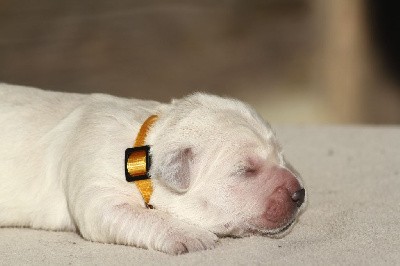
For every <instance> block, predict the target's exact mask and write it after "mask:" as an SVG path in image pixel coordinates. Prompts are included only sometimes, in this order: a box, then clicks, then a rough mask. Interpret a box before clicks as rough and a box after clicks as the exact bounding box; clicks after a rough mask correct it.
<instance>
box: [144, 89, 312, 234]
mask: <svg viewBox="0 0 400 266" xmlns="http://www.w3.org/2000/svg"><path fill="white" fill-rule="evenodd" d="M162 114H163V115H161V116H160V120H159V121H158V122H157V124H156V125H155V126H154V128H153V129H152V132H153V133H151V134H150V135H149V142H150V143H152V145H153V146H152V159H153V163H152V169H151V176H152V178H154V180H155V190H154V194H153V197H152V204H153V205H154V206H155V207H156V208H158V209H160V210H165V211H167V212H169V213H171V214H172V215H175V216H177V217H178V218H180V219H183V220H186V221H188V222H190V223H193V224H197V225H199V226H201V227H203V228H206V229H209V230H210V231H212V232H214V233H217V234H219V235H234V236H244V235H250V234H266V235H271V236H272V235H273V236H280V235H283V234H284V232H285V231H287V229H289V228H290V227H291V225H292V224H293V223H294V221H295V219H296V217H297V216H298V214H299V213H300V211H301V210H302V206H304V204H303V202H304V200H305V190H304V188H303V185H302V181H301V179H300V176H299V174H298V173H297V172H296V171H295V170H294V169H293V168H292V167H291V166H290V165H289V164H288V163H287V162H286V161H285V159H284V157H283V155H282V149H281V147H280V145H279V144H278V142H277V140H276V137H275V134H274V132H273V131H272V129H271V127H270V126H269V125H268V124H267V123H266V122H265V121H263V120H262V119H261V118H260V117H259V116H258V115H257V114H256V112H255V111H254V110H253V109H252V108H250V107H249V106H247V105H245V104H244V103H242V102H239V101H236V100H231V99H225V98H220V97H216V96H210V95H205V94H194V95H191V96H189V97H186V98H184V99H182V100H178V101H173V103H172V105H171V106H169V107H168V108H167V110H164V112H162Z"/></svg>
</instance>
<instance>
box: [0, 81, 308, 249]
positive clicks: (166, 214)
mask: <svg viewBox="0 0 400 266" xmlns="http://www.w3.org/2000/svg"><path fill="white" fill-rule="evenodd" d="M152 114H158V115H159V120H158V121H157V122H156V124H155V125H154V127H153V128H151V130H150V132H149V135H148V138H147V144H149V145H151V146H152V148H151V153H152V158H153V164H152V168H151V175H152V179H153V180H154V194H153V196H152V198H151V202H150V203H151V204H152V205H153V206H154V207H155V209H154V210H148V209H145V208H144V204H143V200H142V198H141V196H140V194H139V192H138V191H137V189H136V187H135V185H134V184H132V183H128V182H126V181H125V176H124V151H125V149H126V148H128V147H131V146H132V145H133V142H134V140H135V138H136V135H137V132H138V130H139V127H140V126H141V124H142V123H143V121H144V120H145V119H146V118H147V117H148V116H150V115H152ZM0 149H1V150H0V226H23V227H32V228H42V229H50V230H69V231H78V232H79V233H80V234H81V235H82V236H83V237H84V238H86V239H88V240H92V241H99V242H104V243H118V244H126V245H135V246H138V247H144V248H150V249H155V250H160V251H163V252H167V253H171V254H177V253H183V252H187V251H195V250H202V249H209V248H213V247H214V246H215V243H216V240H217V237H216V234H217V235H237V236H243V235H249V234H253V233H262V234H273V233H275V232H278V231H279V230H280V229H281V228H270V227H271V226H267V225H265V226H262V225H260V223H258V221H259V219H260V217H261V215H262V213H263V212H264V209H265V202H267V201H268V197H270V195H272V194H273V192H274V191H275V190H276V186H280V185H281V183H279V182H281V181H279V177H276V176H268V173H269V171H270V170H268V169H272V168H271V167H273V166H279V167H281V168H285V169H289V170H290V171H291V173H293V174H294V175H295V176H296V178H297V179H298V180H300V177H299V175H298V174H297V173H295V172H294V170H292V169H291V168H290V167H289V166H288V165H287V163H286V162H285V160H284V158H283V156H282V152H281V148H280V146H279V144H278V143H277V141H276V139H275V135H274V133H273V131H272V129H271V128H270V126H269V125H268V124H267V123H265V122H264V121H263V120H262V119H261V118H260V117H259V116H258V115H257V114H256V112H255V111H254V110H253V109H251V108H250V107H249V106H247V105H245V104H244V103H242V102H239V101H236V100H232V99H225V98H220V97H216V96H211V95H206V94H194V95H191V96H188V97H186V98H183V99H182V100H174V101H173V102H172V103H171V104H161V103H158V102H153V101H141V100H136V99H123V98H117V97H113V96H109V95H104V94H91V95H84V94H70V93H61V92H48V91H42V90H39V89H34V88H29V87H22V86H12V85H7V84H0ZM249 158H250V159H249ZM251 158H256V159H255V161H257V160H258V161H261V162H262V165H263V166H262V167H264V166H265V169H266V170H265V173H264V172H263V174H259V175H257V177H254V176H252V177H246V176H245V174H244V172H243V169H247V168H248V167H249V166H248V162H249V160H250V161H251ZM246 167H247V168H246ZM260 167H261V166H260ZM262 169H264V168H262ZM263 171H264V170H263ZM299 182H301V181H299ZM285 184H286V183H285ZM278 196H279V195H278ZM271 197H272V196H271ZM279 197H281V196H279ZM282 197H284V196H282ZM285 197H286V196H285ZM274 211H276V210H274ZM298 213H299V211H298V210H297V211H296V212H295V213H294V214H293V217H292V216H291V217H292V218H293V219H294V218H295V217H296V216H297V214H298ZM292 218H291V219H292ZM288 222H289V221H286V220H285V223H286V224H285V225H282V227H283V226H286V225H287V223H288Z"/></svg>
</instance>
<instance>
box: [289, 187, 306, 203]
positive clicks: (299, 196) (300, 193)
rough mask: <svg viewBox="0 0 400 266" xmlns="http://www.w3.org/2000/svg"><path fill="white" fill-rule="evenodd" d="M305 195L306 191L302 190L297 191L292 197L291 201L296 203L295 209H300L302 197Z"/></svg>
mask: <svg viewBox="0 0 400 266" xmlns="http://www.w3.org/2000/svg"><path fill="white" fill-rule="evenodd" d="M305 195H306V191H305V190H304V188H302V189H300V190H297V191H296V192H295V193H294V194H293V195H292V200H293V201H294V202H296V204H297V207H300V206H301V204H303V202H304V197H305Z"/></svg>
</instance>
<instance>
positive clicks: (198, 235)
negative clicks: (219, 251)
mask: <svg viewBox="0 0 400 266" xmlns="http://www.w3.org/2000/svg"><path fill="white" fill-rule="evenodd" d="M217 241H218V237H217V236H216V235H215V234H213V233H211V232H210V231H207V230H204V229H201V228H198V227H195V226H190V225H185V226H179V227H170V228H169V229H168V230H167V232H166V234H165V236H164V237H163V238H162V241H160V242H159V246H158V247H157V248H156V249H158V250H160V251H162V252H165V253H168V254H174V255H178V254H183V253H187V252H194V251H200V250H207V249H213V248H215V246H216V244H217Z"/></svg>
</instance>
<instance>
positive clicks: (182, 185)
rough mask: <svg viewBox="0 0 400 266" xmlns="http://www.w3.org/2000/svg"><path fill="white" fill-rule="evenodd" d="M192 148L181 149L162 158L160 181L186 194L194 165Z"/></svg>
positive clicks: (159, 171) (159, 170)
mask: <svg viewBox="0 0 400 266" xmlns="http://www.w3.org/2000/svg"><path fill="white" fill-rule="evenodd" d="M193 157H194V156H193V151H192V148H180V149H176V150H174V151H172V152H169V153H167V154H166V155H164V157H163V158H160V159H161V161H160V164H159V169H158V173H159V179H160V180H161V181H162V182H163V183H165V184H166V185H167V186H169V187H170V188H172V189H174V190H176V191H178V192H185V191H186V190H187V189H188V188H189V185H190V173H191V168H192V164H193Z"/></svg>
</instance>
